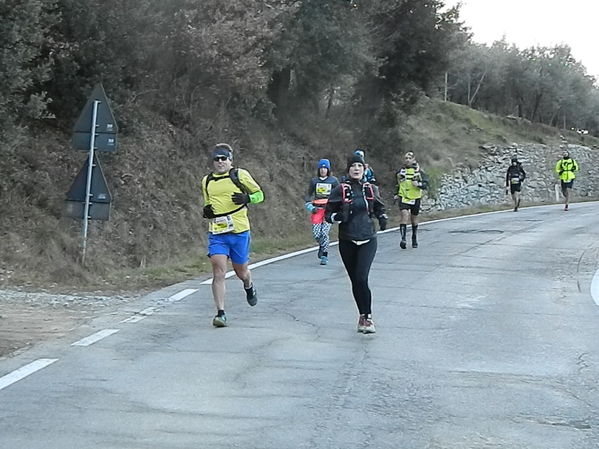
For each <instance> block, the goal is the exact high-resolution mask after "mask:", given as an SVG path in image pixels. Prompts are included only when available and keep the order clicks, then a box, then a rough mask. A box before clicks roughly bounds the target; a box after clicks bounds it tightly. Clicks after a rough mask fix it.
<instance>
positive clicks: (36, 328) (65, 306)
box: [0, 290, 143, 358]
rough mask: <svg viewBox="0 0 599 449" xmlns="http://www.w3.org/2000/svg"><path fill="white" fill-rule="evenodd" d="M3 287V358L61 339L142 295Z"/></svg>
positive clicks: (0, 304) (0, 342) (0, 302)
mask: <svg viewBox="0 0 599 449" xmlns="http://www.w3.org/2000/svg"><path fill="white" fill-rule="evenodd" d="M142 295H143V293H127V294H115V295H107V294H84V295H81V294H73V295H69V294H67V295H65V294H52V293H45V292H41V293H40V292H35V293H32V292H25V291H18V290H0V358H2V357H10V356H11V355H15V354H18V353H20V352H22V351H24V350H26V349H28V348H30V347H32V346H34V345H35V344H37V343H40V342H43V341H49V340H52V339H55V338H60V337H62V336H64V335H66V334H67V333H68V332H70V331H71V330H73V329H76V328H77V327H79V326H81V325H83V324H84V323H86V322H88V321H89V320H91V319H93V318H94V317H95V316H98V315H99V314H102V313H108V312H110V311H111V310H113V309H114V308H116V307H118V306H119V305H122V304H125V303H127V302H129V301H133V300H135V299H137V298H139V297H141V296H142Z"/></svg>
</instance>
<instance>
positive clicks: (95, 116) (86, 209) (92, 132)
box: [81, 100, 100, 265]
mask: <svg viewBox="0 0 599 449" xmlns="http://www.w3.org/2000/svg"><path fill="white" fill-rule="evenodd" d="M98 104H100V102H99V101H98V100H94V105H93V113H92V123H91V130H90V139H89V157H88V164H87V183H86V186H85V206H84V208H83V243H82V246H81V248H82V249H81V263H82V264H83V265H85V251H86V250H87V228H88V218H89V203H90V199H91V186H92V173H93V168H94V145H95V142H96V121H97V119H98Z"/></svg>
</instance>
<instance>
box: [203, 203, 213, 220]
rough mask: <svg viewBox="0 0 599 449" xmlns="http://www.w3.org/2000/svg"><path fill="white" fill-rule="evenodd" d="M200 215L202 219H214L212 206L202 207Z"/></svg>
mask: <svg viewBox="0 0 599 449" xmlns="http://www.w3.org/2000/svg"><path fill="white" fill-rule="evenodd" d="M202 215H203V216H204V218H214V217H216V215H214V210H213V209H212V206H211V205H210V204H208V205H206V206H204V209H203V213H202Z"/></svg>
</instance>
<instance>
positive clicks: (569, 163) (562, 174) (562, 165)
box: [555, 157, 578, 182]
mask: <svg viewBox="0 0 599 449" xmlns="http://www.w3.org/2000/svg"><path fill="white" fill-rule="evenodd" d="M577 171H578V162H576V161H575V160H574V159H572V158H571V157H569V158H567V159H560V160H559V161H557V164H555V172H556V173H557V174H558V175H559V179H561V180H562V181H563V182H570V181H573V180H574V179H575V178H576V172H577Z"/></svg>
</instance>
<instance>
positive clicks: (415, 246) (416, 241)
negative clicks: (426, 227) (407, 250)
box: [412, 238, 418, 248]
mask: <svg viewBox="0 0 599 449" xmlns="http://www.w3.org/2000/svg"><path fill="white" fill-rule="evenodd" d="M412 248H418V240H416V239H415V238H412Z"/></svg>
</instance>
